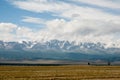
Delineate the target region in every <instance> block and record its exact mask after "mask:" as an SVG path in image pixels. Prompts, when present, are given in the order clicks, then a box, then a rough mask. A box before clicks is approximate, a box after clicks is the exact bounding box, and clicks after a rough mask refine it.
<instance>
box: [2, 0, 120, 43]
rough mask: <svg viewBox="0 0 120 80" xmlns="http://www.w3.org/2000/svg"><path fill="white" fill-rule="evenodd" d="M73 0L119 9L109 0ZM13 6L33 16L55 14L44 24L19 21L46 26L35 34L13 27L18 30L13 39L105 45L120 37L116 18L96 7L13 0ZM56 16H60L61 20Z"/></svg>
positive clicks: (26, 19) (33, 20)
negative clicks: (29, 12)
mask: <svg viewBox="0 0 120 80" xmlns="http://www.w3.org/2000/svg"><path fill="white" fill-rule="evenodd" d="M73 1H76V2H78V1H79V2H84V3H87V4H93V5H98V6H103V7H107V8H115V9H119V5H117V3H112V2H111V1H108V0H97V1H98V2H95V1H93V2H90V1H88V0H84V1H83V0H73ZM103 2H105V3H103ZM12 4H13V5H15V6H17V7H18V8H20V9H24V10H27V11H32V12H35V13H44V12H52V13H50V14H51V15H56V19H52V20H47V21H42V20H41V19H40V18H34V17H28V16H27V17H24V19H23V20H22V21H24V22H30V23H37V24H41V23H43V22H44V25H45V27H44V28H43V29H40V30H37V31H35V32H34V31H33V30H32V29H30V28H27V27H19V26H17V25H16V26H17V29H15V31H14V32H16V33H15V34H13V36H14V35H16V36H17V37H16V39H26V40H33V41H35V40H37V41H42V40H45V41H46V40H51V39H59V40H69V41H74V40H75V41H86V42H89V41H92V42H105V43H107V42H112V41H118V40H120V37H119V36H117V35H118V34H120V23H119V22H120V16H119V15H115V14H110V13H109V12H104V11H102V10H101V9H98V8H92V7H88V6H80V5H76V4H71V3H66V2H64V1H62V0H61V1H59V0H58V1H57V0H56V1H53V0H13V1H12ZM115 4H116V5H115ZM57 17H63V19H59V18H57ZM66 19H68V20H66ZM4 24H8V23H4ZM12 30H13V29H12ZM7 33H10V32H7ZM10 34H11V33H10ZM116 36H117V38H116Z"/></svg>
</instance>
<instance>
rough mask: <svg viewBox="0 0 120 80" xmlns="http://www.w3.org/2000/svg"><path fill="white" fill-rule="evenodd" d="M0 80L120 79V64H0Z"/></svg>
mask: <svg viewBox="0 0 120 80" xmlns="http://www.w3.org/2000/svg"><path fill="white" fill-rule="evenodd" d="M0 80H120V66H81V65H67V66H0Z"/></svg>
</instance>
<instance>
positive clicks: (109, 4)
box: [73, 0, 120, 9]
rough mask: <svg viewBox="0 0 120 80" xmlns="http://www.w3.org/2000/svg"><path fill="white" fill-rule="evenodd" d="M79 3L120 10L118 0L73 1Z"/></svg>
mask: <svg viewBox="0 0 120 80" xmlns="http://www.w3.org/2000/svg"><path fill="white" fill-rule="evenodd" d="M73 1H77V2H83V3H87V4H92V5H96V6H100V7H106V8H111V9H120V2H118V1H117V0H92V1H91V0H73Z"/></svg>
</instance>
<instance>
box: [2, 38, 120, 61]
mask: <svg viewBox="0 0 120 80" xmlns="http://www.w3.org/2000/svg"><path fill="white" fill-rule="evenodd" d="M10 53H11V54H10ZM18 53H19V54H18ZM27 53H29V54H27ZM13 54H14V55H13ZM8 55H9V56H8ZM11 55H12V57H10V56H11ZM101 55H102V56H101ZM13 56H14V57H13ZM16 56H17V57H16ZM20 56H21V57H20ZM91 56H92V57H91ZM98 56H99V57H98ZM103 56H104V57H107V58H109V57H112V59H113V58H115V57H117V58H116V59H118V58H120V44H118V43H116V44H105V43H100V42H97V43H91V42H75V41H72V42H69V41H60V40H50V41H46V42H37V41H22V42H4V41H0V59H6V58H7V59H9V58H10V59H14V58H15V59H17V58H18V59H27V58H28V59H33V58H34V59H36V58H38V59H39V58H50V59H51V58H52V59H73V60H74V59H75V60H79V59H86V58H87V59H91V58H92V59H102V58H104V57H103ZM114 56H115V57H114Z"/></svg>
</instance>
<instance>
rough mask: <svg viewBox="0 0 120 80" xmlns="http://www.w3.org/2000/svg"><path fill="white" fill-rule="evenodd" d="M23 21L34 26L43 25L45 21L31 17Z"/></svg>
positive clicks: (26, 17)
mask: <svg viewBox="0 0 120 80" xmlns="http://www.w3.org/2000/svg"><path fill="white" fill-rule="evenodd" d="M22 21H23V22H28V23H34V24H42V23H44V20H42V19H40V18H36V17H29V16H25V17H24V19H23V20H22Z"/></svg>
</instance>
